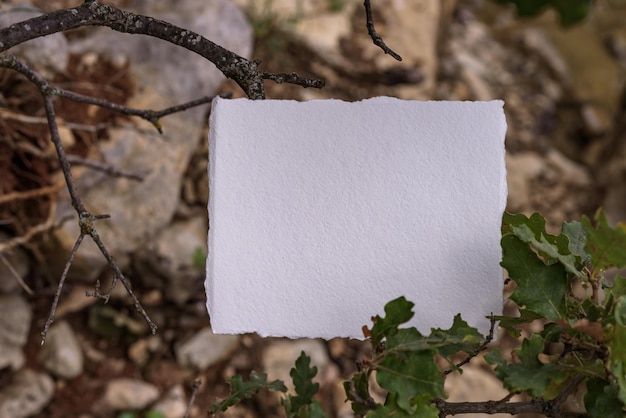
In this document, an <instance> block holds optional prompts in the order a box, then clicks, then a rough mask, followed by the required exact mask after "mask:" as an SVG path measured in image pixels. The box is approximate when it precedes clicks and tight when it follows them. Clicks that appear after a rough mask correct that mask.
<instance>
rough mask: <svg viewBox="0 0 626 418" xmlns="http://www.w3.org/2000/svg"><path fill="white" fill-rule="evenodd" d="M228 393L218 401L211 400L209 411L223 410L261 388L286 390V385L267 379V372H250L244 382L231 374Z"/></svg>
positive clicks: (239, 377)
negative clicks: (226, 396)
mask: <svg viewBox="0 0 626 418" xmlns="http://www.w3.org/2000/svg"><path fill="white" fill-rule="evenodd" d="M228 383H229V384H230V394H229V395H228V398H226V399H224V400H223V401H220V402H213V404H211V407H210V409H209V412H210V413H213V414H214V413H216V412H224V411H226V410H227V409H228V408H229V407H231V406H233V405H235V404H237V403H239V402H241V401H242V400H244V399H246V398H249V397H251V396H252V395H254V394H256V393H257V392H259V391H260V390H262V389H269V390H272V391H278V392H287V387H286V386H285V384H284V383H283V382H281V381H280V380H273V381H271V382H268V381H267V374H265V373H256V372H254V371H253V372H251V373H250V377H249V378H248V381H246V382H244V381H243V378H242V377H241V376H239V375H236V376H233V377H232V378H231V379H230V380H229V382H228Z"/></svg>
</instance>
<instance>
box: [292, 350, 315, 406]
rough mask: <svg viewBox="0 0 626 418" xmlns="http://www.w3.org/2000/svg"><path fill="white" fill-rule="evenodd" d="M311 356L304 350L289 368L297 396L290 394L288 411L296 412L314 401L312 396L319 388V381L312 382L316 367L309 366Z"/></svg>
mask: <svg viewBox="0 0 626 418" xmlns="http://www.w3.org/2000/svg"><path fill="white" fill-rule="evenodd" d="M310 364H311V358H310V357H309V356H307V355H306V354H305V353H304V351H302V352H301V353H300V357H298V359H297V360H296V365H295V367H294V368H292V369H291V371H290V372H289V375H290V376H291V379H292V380H293V385H294V387H295V389H296V394H297V396H290V397H289V398H290V407H291V409H290V411H289V412H292V413H297V412H298V411H299V410H300V408H302V407H306V406H308V405H309V404H312V403H314V400H313V397H314V396H315V394H316V393H317V391H318V390H319V388H320V385H319V383H313V378H314V377H315V375H316V374H317V367H315V366H313V367H309V366H310Z"/></svg>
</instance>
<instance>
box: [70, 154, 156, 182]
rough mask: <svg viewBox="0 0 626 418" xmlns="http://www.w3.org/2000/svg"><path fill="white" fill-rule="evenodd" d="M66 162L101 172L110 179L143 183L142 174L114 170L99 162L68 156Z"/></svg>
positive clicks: (108, 165)
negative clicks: (118, 178)
mask: <svg viewBox="0 0 626 418" xmlns="http://www.w3.org/2000/svg"><path fill="white" fill-rule="evenodd" d="M67 159H68V161H69V162H70V163H71V164H74V165H83V166H85V167H89V168H91V169H92V170H96V171H101V172H103V173H105V174H107V175H109V176H111V177H124V178H128V179H130V180H136V181H143V179H144V173H136V172H130V171H125V170H120V169H119V168H115V167H113V166H112V165H110V164H107V163H103V162H100V161H91V160H86V159H84V158H80V157H76V156H74V155H68V157H67Z"/></svg>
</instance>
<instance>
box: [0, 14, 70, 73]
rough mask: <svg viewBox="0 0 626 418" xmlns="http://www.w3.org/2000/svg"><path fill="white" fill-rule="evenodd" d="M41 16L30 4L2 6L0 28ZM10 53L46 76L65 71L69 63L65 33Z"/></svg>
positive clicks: (25, 25) (37, 41)
mask: <svg viewBox="0 0 626 418" xmlns="http://www.w3.org/2000/svg"><path fill="white" fill-rule="evenodd" d="M41 14H42V13H41V12H40V11H39V10H38V9H37V8H35V6H33V5H32V4H30V3H19V4H5V5H2V6H0V28H5V27H7V26H10V25H12V24H14V23H18V22H22V21H24V20H27V19H31V18H33V17H37V16H40V15H41ZM24 28H25V29H27V28H28V24H27V23H25V24H24ZM27 30H30V29H27ZM8 53H9V54H13V55H16V56H17V57H18V58H21V59H24V60H25V61H26V62H27V63H28V64H29V65H31V66H32V67H33V68H34V69H36V70H37V71H39V72H40V73H41V74H42V75H44V76H50V75H52V74H54V73H61V72H63V71H65V70H66V69H67V64H68V61H69V48H68V43H67V38H65V35H64V34H63V33H55V34H53V35H49V36H45V37H42V38H36V39H33V40H30V41H28V42H25V43H22V44H20V45H17V46H15V47H13V48H11V49H9V50H8Z"/></svg>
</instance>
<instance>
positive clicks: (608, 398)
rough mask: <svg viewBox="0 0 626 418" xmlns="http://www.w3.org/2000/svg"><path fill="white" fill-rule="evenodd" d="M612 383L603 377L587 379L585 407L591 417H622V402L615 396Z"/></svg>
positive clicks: (615, 390)
mask: <svg viewBox="0 0 626 418" xmlns="http://www.w3.org/2000/svg"><path fill="white" fill-rule="evenodd" d="M617 393H618V390H617V388H616V387H615V386H614V385H611V384H609V382H607V381H606V380H603V379H590V380H589V381H587V394H586V395H585V408H586V409H587V413H588V414H589V416H591V418H623V417H624V404H623V403H622V402H621V401H620V400H619V398H618V396H617Z"/></svg>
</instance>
